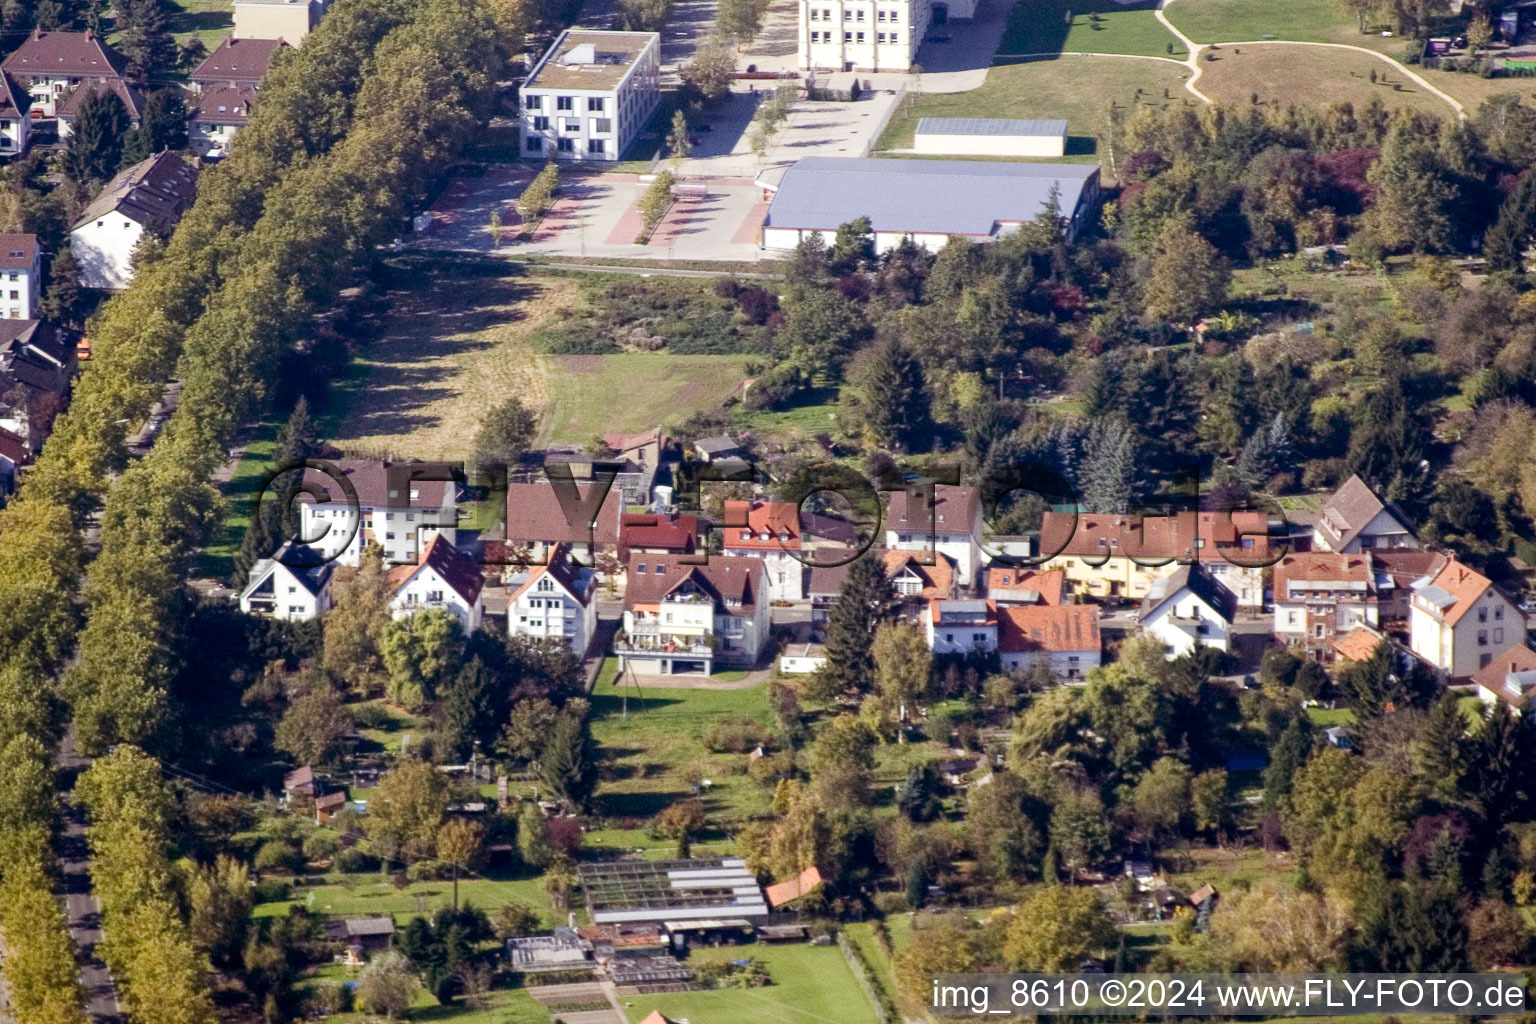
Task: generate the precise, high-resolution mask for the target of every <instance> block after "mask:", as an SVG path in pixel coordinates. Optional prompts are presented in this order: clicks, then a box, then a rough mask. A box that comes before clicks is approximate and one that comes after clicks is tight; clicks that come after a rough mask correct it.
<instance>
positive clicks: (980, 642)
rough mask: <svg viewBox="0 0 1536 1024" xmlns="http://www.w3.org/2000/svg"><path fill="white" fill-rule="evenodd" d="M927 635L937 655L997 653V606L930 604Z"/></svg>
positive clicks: (925, 624)
mask: <svg viewBox="0 0 1536 1024" xmlns="http://www.w3.org/2000/svg"><path fill="white" fill-rule="evenodd" d="M923 635H924V637H926V638H927V640H928V649H929V650H930V651H932V652H933V653H934V654H991V653H992V652H993V651H996V650H997V605H996V604H994V603H993V602H991V601H929V602H928V610H927V611H926V612H925V613H924V614H923Z"/></svg>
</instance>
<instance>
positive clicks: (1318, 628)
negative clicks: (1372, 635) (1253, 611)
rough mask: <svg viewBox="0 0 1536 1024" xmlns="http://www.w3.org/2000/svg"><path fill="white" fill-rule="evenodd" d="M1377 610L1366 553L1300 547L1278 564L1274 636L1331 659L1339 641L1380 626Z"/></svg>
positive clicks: (1372, 579) (1276, 567)
mask: <svg viewBox="0 0 1536 1024" xmlns="http://www.w3.org/2000/svg"><path fill="white" fill-rule="evenodd" d="M1378 615H1379V610H1378V608H1377V604H1376V573H1375V568H1374V566H1372V564H1371V556H1370V555H1369V554H1368V553H1361V554H1355V555H1343V554H1334V553H1333V552H1330V551H1309V552H1299V553H1297V554H1292V555H1286V556H1285V557H1284V558H1282V559H1280V561H1278V562H1276V563H1275V626H1274V632H1275V639H1277V640H1281V641H1283V642H1286V643H1291V644H1296V645H1298V646H1303V647H1305V648H1306V649H1307V651H1308V652H1309V653H1311V654H1313V655H1314V656H1317V657H1320V658H1322V659H1323V660H1329V659H1331V658H1332V657H1333V655H1334V653H1335V648H1334V642H1335V641H1336V640H1340V639H1342V638H1343V637H1345V636H1347V635H1348V634H1349V633H1351V632H1353V631H1354V630H1355V629H1356V628H1357V627H1359V626H1371V627H1375V626H1377V625H1379V624H1380V621H1379V618H1378Z"/></svg>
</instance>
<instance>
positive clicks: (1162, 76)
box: [820, 8, 1195, 429]
mask: <svg viewBox="0 0 1536 1024" xmlns="http://www.w3.org/2000/svg"><path fill="white" fill-rule="evenodd" d="M1016 9H1017V8H1016ZM1188 74H1189V71H1188V69H1187V68H1185V67H1184V66H1183V65H1182V64H1176V63H1174V62H1173V61H1154V60H1132V59H1128V58H1124V57H1062V58H1061V59H1059V60H1029V61H1018V62H1015V63H1010V64H998V65H995V66H993V67H992V68H991V70H989V71H988V72H987V79H986V81H985V82H984V83H983V84H982V86H981V88H979V89H973V90H971V91H970V92H959V93H928V94H924V95H921V96H918V97H916V98H915V100H914V101H913V102H911V103H909V104H907V106H906V107H905V109H904V110H903V111H901V112H900V113H899V114H898V115H897V116H895V117H893V118H892V119H891V123H890V126H889V127H887V128H886V130H885V134H883V135H881V136H880V141H879V144H878V146H877V148H878V149H910V148H912V133H913V131H914V130H915V129H916V128H917V122H918V119H919V118H923V117H997V116H999V112H1006V113H1007V114H1008V116H1010V117H1024V116H1028V117H1048V118H1065V119H1066V121H1067V125H1068V130H1069V131H1070V132H1071V133H1072V136H1071V140H1070V141H1071V142H1072V152H1073V155H1074V157H1080V156H1081V157H1088V158H1090V159H1099V158H1102V157H1103V156H1104V154H1105V150H1106V147H1105V145H1104V143H1103V140H1104V139H1105V138H1107V133H1108V127H1109V117H1110V109H1111V106H1114V107H1118V108H1119V112H1120V114H1121V115H1123V116H1124V117H1125V118H1126V119H1127V120H1128V119H1129V117H1130V115H1131V114H1132V112H1133V111H1132V108H1133V107H1134V106H1136V105H1138V104H1143V103H1145V104H1150V105H1153V106H1157V107H1160V108H1166V107H1167V106H1168V105H1169V104H1170V103H1184V102H1186V101H1187V102H1190V103H1194V102H1195V101H1194V100H1193V99H1192V98H1191V97H1189V95H1188V94H1187V93H1186V92H1184V79H1185V78H1186V77H1187V76H1188ZM1085 82H1092V83H1093V87H1092V88H1091V89H1090V88H1084V83H1085ZM1104 174H1105V177H1106V178H1108V177H1109V176H1110V168H1109V167H1108V166H1107V165H1106V166H1105V168H1104ZM829 411H835V409H831V410H829ZM820 429H826V427H825V426H823V427H821V428H820Z"/></svg>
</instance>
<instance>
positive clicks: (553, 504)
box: [507, 481, 624, 547]
mask: <svg viewBox="0 0 1536 1024" xmlns="http://www.w3.org/2000/svg"><path fill="white" fill-rule="evenodd" d="M574 486H575V488H576V493H577V496H578V497H579V499H580V500H581V501H582V502H583V503H585V502H586V501H587V499H588V497H589V495H591V494H592V489H593V488H594V487H595V486H596V485H595V484H582V483H581V482H580V481H577V482H576V483H575V485H574ZM555 491H556V488H555V485H553V484H545V483H533V484H508V485H507V542H508V543H509V544H514V545H515V544H553V543H555V542H556V541H564V542H566V543H568V544H588V543H595V544H597V545H598V546H599V547H606V546H609V545H616V544H618V542H619V516H620V515H621V514H622V513H623V511H624V501H623V496H622V495H621V494H620V493H619V489H618V488H617V487H610V488H609V489H608V493H607V494H606V495H605V496H604V497H603V504H602V507H601V508H600V509H598V510H597V515H596V517H595V520H594V521H593V522H590V523H583V522H572V521H571V520H570V519H569V518H567V516H566V512H565V509H564V508H563V507H562V506H561V505H560V499H559V498H558V497H557V496H556V494H555ZM572 514H573V515H574V514H575V510H574V509H573V510H572Z"/></svg>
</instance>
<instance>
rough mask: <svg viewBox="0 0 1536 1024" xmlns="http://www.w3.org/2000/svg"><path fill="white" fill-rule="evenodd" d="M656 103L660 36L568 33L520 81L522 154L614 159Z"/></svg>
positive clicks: (538, 157) (542, 157) (531, 157)
mask: <svg viewBox="0 0 1536 1024" xmlns="http://www.w3.org/2000/svg"><path fill="white" fill-rule="evenodd" d="M660 100H661V36H660V35H659V34H657V33H655V32H596V31H590V30H587V29H575V28H573V29H567V30H565V31H564V32H562V33H560V37H559V38H558V39H556V40H555V42H554V45H553V46H551V47H550V48H549V51H548V52H547V53H545V54H544V56H543V57H542V58H540V60H539V62H538V63H537V64H535V65H534V66H533V70H532V71H531V72H530V73H529V75H528V78H527V80H526V81H525V82H524V83H523V88H522V116H523V121H522V127H523V144H522V148H523V157H524V158H525V159H528V160H593V161H610V162H611V161H615V160H619V159H621V158H622V157H623V154H624V150H625V149H627V148H628V147H629V144H630V142H632V141H633V140H634V138H635V136H636V135H638V134H639V133H640V131H641V129H643V128H644V127H645V125H646V122H647V121H649V120H650V118H651V114H652V113H653V112H654V111H655V109H656V104H657V103H659V102H660Z"/></svg>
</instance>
